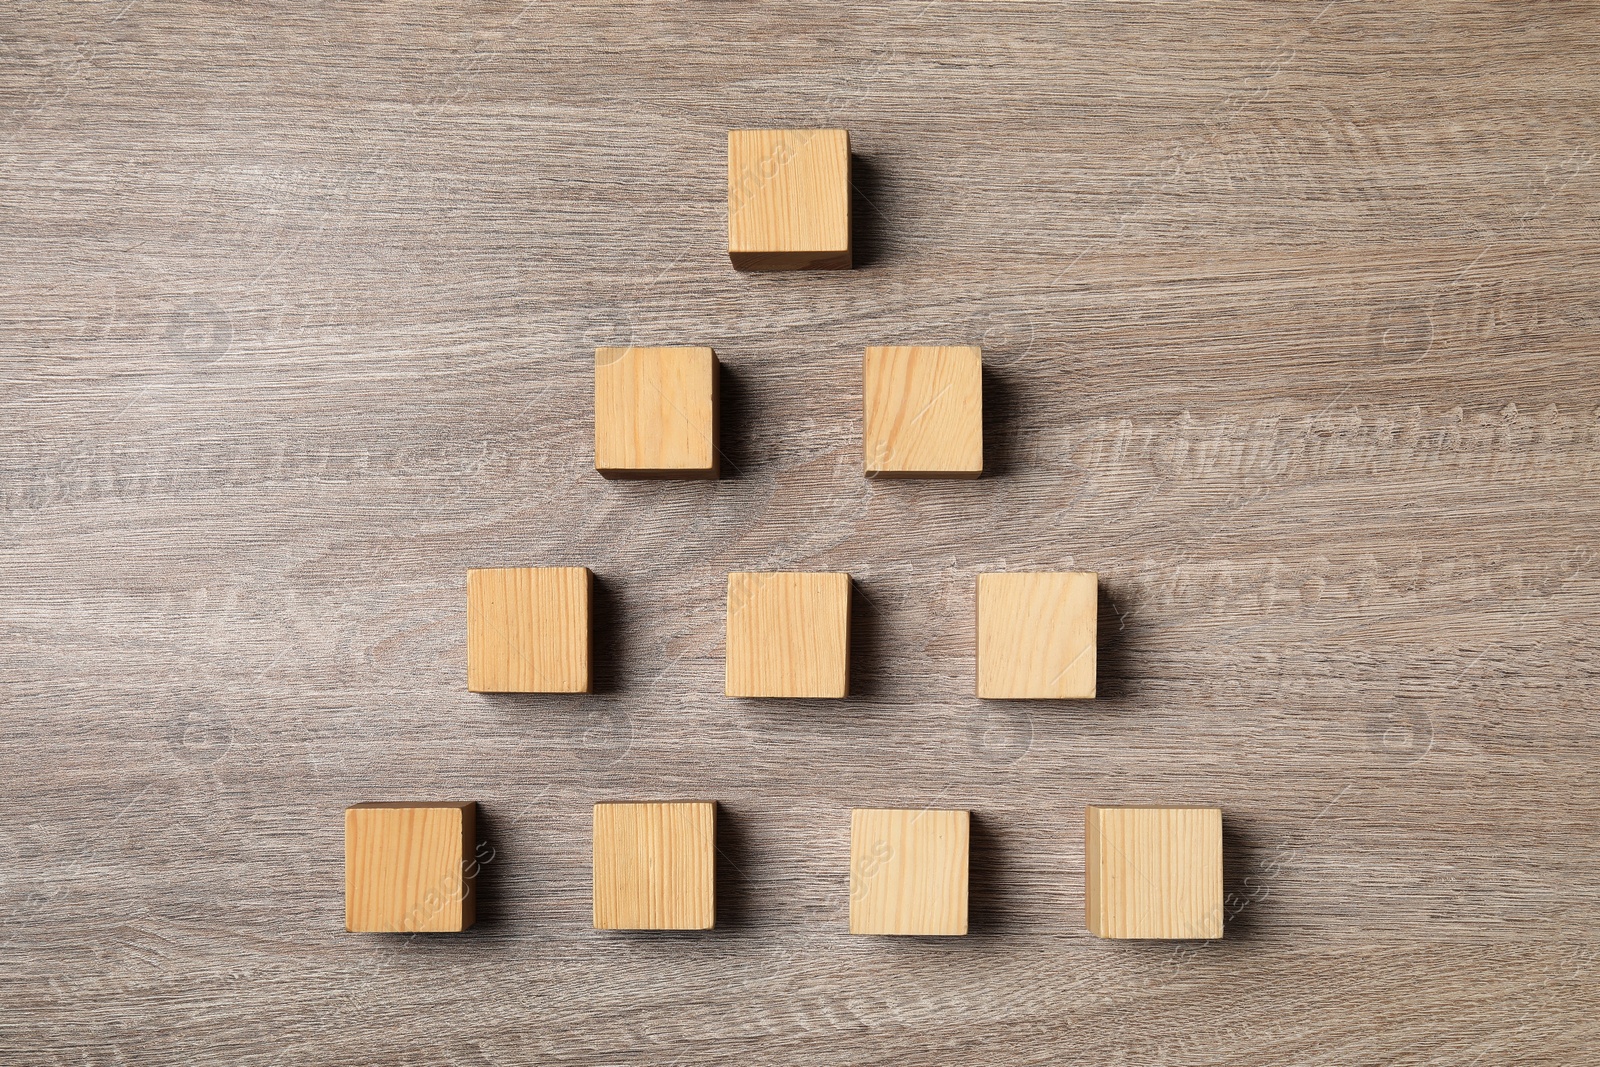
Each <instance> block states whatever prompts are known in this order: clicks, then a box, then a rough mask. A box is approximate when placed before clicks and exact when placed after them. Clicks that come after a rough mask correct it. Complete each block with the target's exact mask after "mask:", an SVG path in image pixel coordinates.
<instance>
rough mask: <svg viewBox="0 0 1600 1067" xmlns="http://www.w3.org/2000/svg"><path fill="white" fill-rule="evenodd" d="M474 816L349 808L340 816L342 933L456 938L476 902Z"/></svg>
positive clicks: (460, 808)
mask: <svg viewBox="0 0 1600 1067" xmlns="http://www.w3.org/2000/svg"><path fill="white" fill-rule="evenodd" d="M477 811H478V806H477V804H476V803H474V802H472V801H467V802H466V803H461V804H456V803H440V802H433V803H397V802H390V801H378V802H371V803H366V804H355V805H352V806H351V807H348V808H346V809H345V812H344V928H345V929H346V930H349V931H356V932H361V933H456V932H459V931H462V930H465V929H466V928H467V927H469V926H471V925H472V923H473V920H474V918H475V915H476V911H477V903H478V897H477V894H476V893H475V892H473V886H474V883H475V882H476V881H477V871H476V868H475V867H474V866H473V854H474V852H475V851H476V847H477V830H476V822H477Z"/></svg>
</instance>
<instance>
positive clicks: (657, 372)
mask: <svg viewBox="0 0 1600 1067" xmlns="http://www.w3.org/2000/svg"><path fill="white" fill-rule="evenodd" d="M718 374H719V371H718V365H717V357H716V353H714V352H713V351H712V350H711V349H709V348H637V347H636V348H599V349H596V350H595V366H594V466H595V470H597V471H599V472H600V473H601V474H602V475H604V476H605V477H607V478H715V477H718V476H719V475H720V473H721V470H722V466H721V455H722V453H721V448H720V446H719V434H720V429H719V428H720V425H721V419H720V417H719V404H718V396H717V393H718V390H717V378H718ZM862 467H863V470H864V472H865V473H866V474H867V475H868V476H869V477H875V478H976V477H978V476H979V475H981V474H982V473H983V351H982V349H980V348H977V347H975V346H970V345H944V346H940V345H900V346H875V347H872V348H868V349H867V350H866V356H865V358H864V360H863V363H862Z"/></svg>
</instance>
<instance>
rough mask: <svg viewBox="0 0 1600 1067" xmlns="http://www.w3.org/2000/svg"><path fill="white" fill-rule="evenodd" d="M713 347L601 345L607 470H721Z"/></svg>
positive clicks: (598, 390)
mask: <svg viewBox="0 0 1600 1067" xmlns="http://www.w3.org/2000/svg"><path fill="white" fill-rule="evenodd" d="M716 392H717V358H716V355H715V354H714V353H713V352H712V351H711V349H709V348H597V349H595V353H594V467H595V470H597V471H599V472H600V473H601V474H602V475H604V476H605V477H607V478H715V477H716V476H717V473H718V470H717V467H718V465H717V396H716Z"/></svg>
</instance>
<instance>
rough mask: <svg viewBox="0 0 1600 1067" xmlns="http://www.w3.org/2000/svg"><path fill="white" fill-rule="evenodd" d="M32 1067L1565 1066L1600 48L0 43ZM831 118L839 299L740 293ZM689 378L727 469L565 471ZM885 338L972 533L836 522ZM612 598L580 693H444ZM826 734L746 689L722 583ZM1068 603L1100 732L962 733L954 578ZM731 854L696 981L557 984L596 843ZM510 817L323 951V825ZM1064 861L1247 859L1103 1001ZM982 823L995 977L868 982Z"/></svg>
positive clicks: (643, 963)
mask: <svg viewBox="0 0 1600 1067" xmlns="http://www.w3.org/2000/svg"><path fill="white" fill-rule="evenodd" d="M0 55H3V57H4V58H3V59H0V190H3V196H0V263H3V265H4V268H5V269H4V270H3V271H0V348H3V351H4V354H5V358H4V360H3V362H0V381H3V387H0V420H3V421H0V468H3V476H0V507H3V510H0V544H3V547H4V566H3V568H0V701H3V707H4V723H5V743H4V745H3V747H0V781H3V782H4V798H5V801H6V806H7V809H8V811H7V818H6V820H5V825H4V829H3V830H0V850H3V851H0V909H3V913H4V915H5V919H4V933H3V941H4V948H3V949H0V999H3V1003H4V1005H5V1010H4V1012H3V1013H0V1059H4V1060H5V1061H6V1062H7V1063H17V1064H24V1063H29V1064H31V1063H41V1064H56V1063H59V1064H69V1063H70V1064H134V1063H141V1064H142V1063H150V1064H158V1063H160V1064H165V1063H180V1062H181V1063H190V1064H229V1065H260V1067H268V1065H275V1064H352V1063H373V1064H377V1063H385V1064H393V1063H402V1064H410V1063H417V1064H421V1063H428V1064H454V1065H463V1067H464V1065H502V1064H506V1065H509V1064H521V1063H535V1062H537V1063H574V1064H578V1063H617V1064H668V1063H681V1064H690V1063H695V1064H700V1063H705V1064H751V1063H774V1064H789V1065H795V1064H808V1065H811V1064H815V1065H823V1064H860V1063H928V1062H965V1063H994V1064H1028V1063H1063V1062H1072V1063H1079V1062H1081V1063H1095V1064H1108V1063H1130V1064H1132V1063H1137V1064H1152V1063H1154V1064H1166V1063H1171V1064H1177V1063H1227V1064H1284V1063H1303V1064H1311V1063H1318V1064H1355V1063H1379V1062H1383V1063H1419V1064H1421V1063H1436V1064H1487V1063H1512V1062H1516V1063H1548V1064H1559V1063H1568V1064H1570V1063H1579V1062H1584V1061H1585V1060H1589V1059H1592V1058H1593V1054H1594V1049H1595V1046H1596V1044H1597V1041H1600V1036H1597V1024H1596V1019H1597V1017H1600V1014H1597V1012H1600V985H1597V982H1596V979H1595V963H1596V952H1597V950H1600V936H1597V920H1600V906H1597V898H1596V893H1595V876H1594V870H1595V856H1596V846H1597V844H1600V841H1597V832H1596V827H1597V825H1600V822H1597V821H1600V776H1597V774H1596V771H1595V769H1594V767H1595V764H1594V746H1595V741H1596V727H1595V715H1594V711H1595V708H1594V692H1595V686H1596V682H1597V674H1600V661H1597V657H1596V651H1595V641H1594V633H1595V625H1596V623H1597V622H1600V539H1597V537H1596V533H1595V523H1596V520H1597V518H1600V506H1597V503H1596V492H1595V485H1596V474H1597V465H1600V374H1597V371H1600V354H1597V341H1600V284H1597V283H1600V237H1597V233H1600V231H1597V223H1600V181H1597V177H1596V172H1597V166H1600V159H1597V152H1600V133H1597V129H1596V124H1595V116H1596V114H1600V7H1597V6H1596V5H1593V4H1568V5H1557V6H1549V7H1544V6H1541V7H1537V8H1529V7H1525V6H1524V5H1492V6H1491V5H1459V6H1458V5H1436V4H1417V5H1408V6H1403V7H1393V6H1389V5H1379V4H1366V5H1363V4H1354V3H1333V4H1327V3H1324V2H1322V0H1318V2H1315V3H1312V4H1309V5H1293V4H1286V5H1271V6H1268V5H1215V6H1213V5H1207V6H1204V7H1198V6H1196V7H1190V6H1187V5H1164V4H1153V5H1145V4H1139V5H1115V6H1104V7H1086V6H1078V5H1073V6H1055V5H1048V4H983V5H967V4H956V3H950V2H946V0H934V2H932V3H928V2H924V0H918V2H915V3H909V4H904V5H873V6H871V7H865V6H864V7H860V8H842V7H836V6H834V5H818V4H807V3H787V4H783V5H773V6H771V7H767V8H753V7H751V6H749V5H743V4H731V3H711V4H697V5H693V6H683V5H673V4H643V5H623V4H588V3H568V4H560V5H542V4H540V5H532V4H530V5H527V6H522V5H520V4H515V3H512V4H503V3H467V4H460V5H443V6H441V5H411V4H382V3H377V2H375V0H362V2H353V3H336V4H327V5H316V6H307V5H289V4H282V5H279V4H269V5H253V6H250V7H249V8H239V7H235V6H230V5H221V4H210V3H172V2H158V0H132V2H128V0H108V2H104V3H94V2H91V3H74V4H67V3H56V2H47V3H38V4H27V5H13V6H12V7H11V8H9V9H8V10H7V12H6V14H5V16H4V17H3V19H0ZM809 125H838V126H844V127H847V128H848V129H849V130H850V133H851V139H852V143H853V145H854V146H855V148H856V150H857V152H858V158H857V160H856V165H855V184H856V204H855V210H856V215H857V217H858V220H859V223H858V230H857V247H858V250H859V257H860V258H859V264H860V269H857V270H855V271H851V272H848V273H843V272H841V273H837V274H806V275H765V276H748V275H741V274H737V273H735V272H733V271H732V270H730V269H729V267H728V264H727V260H726V256H725V253H724V251H723V249H724V244H723V241H724V223H725V219H724V212H725V207H724V200H723V197H724V184H723V183H724V166H725V163H724V155H723V152H724V138H725V131H726V130H727V129H728V128H730V127H733V126H751V127H759V126H809ZM629 341H636V342H640V343H656V344H709V345H712V346H714V347H715V348H716V350H717V352H718V354H719V356H720V357H721V359H722V360H723V361H724V362H725V363H726V364H727V367H728V377H727V382H726V389H725V393H726V397H727V408H726V412H725V423H724V425H725V430H726V449H727V452H728V458H729V461H730V462H729V467H730V468H731V476H730V477H727V478H725V479H724V480H722V481H720V482H717V483H714V484H700V483H663V484H652V483H607V482H605V481H604V480H602V479H601V478H599V477H598V476H597V475H595V474H594V472H593V470H592V469H591V463H592V454H591V438H590V433H591V421H590V419H591V413H590V393H589V390H590V388H591V370H590V361H591V358H592V355H591V352H592V349H593V348H594V347H595V346H597V345H601V344H618V343H626V342H629ZM873 343H979V344H982V345H983V346H984V349H985V354H986V360H987V362H988V364H989V375H988V380H987V382H986V387H987V394H986V395H987V407H988V413H987V414H988V419H987V431H986V432H987V438H988V440H987V446H988V450H989V455H990V457H991V461H992V464H991V465H992V473H991V476H989V477H986V478H984V479H983V480H981V481H978V482H975V483H884V484H875V483H869V482H867V481H865V480H864V479H863V478H862V477H861V474H860V455H859V438H858V434H859V398H858V389H859V382H858V376H859V361H860V353H861V350H862V349H863V348H864V347H865V346H866V345H867V344H873ZM546 563H548V564H587V565H589V566H591V567H593V568H594V569H595V570H596V572H597V573H598V575H599V577H600V579H601V582H602V586H603V597H602V608H603V611H602V614H603V617H604V625H603V638H602V653H603V655H602V657H601V660H600V663H599V672H600V676H601V682H602V690H603V691H602V692H600V693H598V694H596V695H594V696H591V697H585V698H553V697H522V698H485V697H481V696H474V695H471V694H468V693H467V692H466V691H465V685H464V677H463V675H464V656H465V635H464V616H465V605H464V571H465V569H466V568H467V567H468V566H471V565H493V564H546ZM773 567H793V568H801V569H828V570H845V571H849V572H850V573H851V574H853V575H854V576H855V577H856V580H857V582H858V584H859V586H860V598H859V603H858V604H857V621H858V628H859V630H860V634H859V637H858V638H857V641H856V646H855V650H854V657H855V658H854V666H855V678H856V681H857V687H858V690H859V692H858V694H857V695H856V697H855V698H853V699H851V700H849V701H847V702H843V703H827V704H821V703H806V702H784V701H775V702H753V701H738V700H729V699H726V698H724V697H723V696H721V695H720V694H721V673H722V660H721V645H722V624H723V619H722V607H721V595H722V588H723V583H724V575H725V574H726V572H727V571H729V570H734V569H762V568H773ZM1018 567H1049V568H1056V567H1073V568H1082V569H1093V570H1096V571H1098V572H1099V573H1100V574H1101V575H1102V578H1103V581H1104V583H1105V590H1106V593H1107V596H1106V598H1105V599H1106V603H1105V605H1104V610H1103V613H1102V620H1101V621H1102V630H1103V633H1104V640H1103V651H1102V657H1103V658H1102V680H1101V688H1102V693H1103V696H1102V698H1101V699H1100V700H1098V701H1096V702H1094V703H1092V704H1077V703H1074V704H1059V705H1058V704H1049V703H1039V704H1030V703H1022V704H1009V703H993V702H985V703H980V702H978V701H977V700H976V699H975V698H974V697H972V695H971V693H972V690H973V664H972V652H973V635H972V626H971V613H972V596H973V583H974V575H975V574H976V573H977V572H979V571H981V570H988V569H1003V568H1018ZM675 796H694V797H709V798H715V799H717V800H719V801H721V802H722V803H723V812H724V833H723V835H722V839H721V842H720V844H721V856H720V860H719V863H720V869H719V877H720V907H719V919H720V920H721V922H720V923H719V929H718V930H717V931H716V932H715V934H714V935H712V936H701V937H679V936H659V937H651V936H603V935H600V934H597V933H595V932H594V931H592V930H590V929H589V928H588V893H589V876H588V866H587V863H588V848H589V834H588V818H589V805H590V804H591V803H592V802H593V801H594V800H596V799H600V798H626V797H675ZM406 798H441V799H476V800H478V801H480V803H481V804H482V812H483V816H482V818H483V822H484V826H485V834H486V837H487V839H488V841H489V842H490V843H491V844H492V847H493V849H494V859H493V860H492V862H490V863H489V865H488V868H487V871H486V873H485V875H484V883H483V890H484V905H483V910H482V919H481V921H480V923H479V926H478V927H477V928H476V929H474V930H473V931H471V932H470V933H468V934H465V935H462V936H459V937H457V936H449V937H424V938H415V939H406V938H386V937H368V936H355V935H347V934H345V933H344V932H343V930H342V927H341V908H342V896H341V893H342V885H341V877H342V866H341V864H342V851H341V849H342V839H341V819H340V811H341V809H342V808H343V807H344V806H345V805H347V804H349V803H352V802H356V801H362V800H374V799H406ZM1090 802H1113V803H1114V802H1182V803H1213V804H1218V805H1220V806H1221V807H1222V808H1223V810H1224V812H1225V820H1226V826H1227V846H1226V847H1227V855H1226V862H1227V882H1228V890H1229V893H1230V897H1229V901H1230V903H1229V909H1230V920H1229V923H1228V928H1227V937H1226V939H1225V940H1223V941H1221V942H1218V943H1211V944H1204V945H1195V946H1177V947H1174V946H1172V945H1159V944H1121V943H1111V942H1102V941H1099V940H1096V939H1095V938H1093V937H1092V936H1090V935H1089V934H1088V933H1087V932H1086V930H1085V929H1084V926H1083V919H1082V913H1081V908H1082V884H1081V883H1082V876H1083V861H1082V849H1083V841H1082V810H1083V806H1084V805H1085V804H1086V803H1090ZM921 804H940V805H947V806H952V807H955V806H969V807H971V808H972V809H973V811H974V812H975V822H974V835H975V836H974V842H973V872H972V873H973V888H972V893H973V898H972V899H973V913H972V936H970V937H968V938H966V939H964V940H961V941H953V942H952V941H938V942H934V941H922V940H913V941H884V940H878V939H853V938H851V937H849V936H848V935H847V933H846V922H845V911H846V899H845V895H846V889H845V876H846V870H845V866H846V837H847V831H848V824H849V820H848V814H847V812H848V809H849V808H850V807H852V806H856V805H921Z"/></svg>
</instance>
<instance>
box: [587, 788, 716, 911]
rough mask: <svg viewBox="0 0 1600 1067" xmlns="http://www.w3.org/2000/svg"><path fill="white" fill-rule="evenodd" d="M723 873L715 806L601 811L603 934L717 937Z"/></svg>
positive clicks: (606, 807) (598, 906) (598, 900)
mask: <svg viewBox="0 0 1600 1067" xmlns="http://www.w3.org/2000/svg"><path fill="white" fill-rule="evenodd" d="M715 869H716V805H715V804H713V803H711V802H709V801H689V802H679V803H656V804H596V805H595V806H594V926H595V929H596V930H709V929H711V927H712V925H713V924H714V923H715V921H716V893H715Z"/></svg>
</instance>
